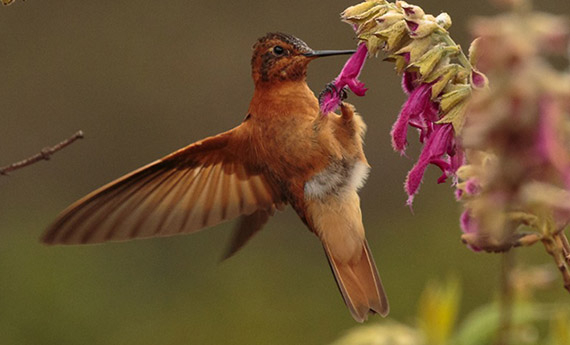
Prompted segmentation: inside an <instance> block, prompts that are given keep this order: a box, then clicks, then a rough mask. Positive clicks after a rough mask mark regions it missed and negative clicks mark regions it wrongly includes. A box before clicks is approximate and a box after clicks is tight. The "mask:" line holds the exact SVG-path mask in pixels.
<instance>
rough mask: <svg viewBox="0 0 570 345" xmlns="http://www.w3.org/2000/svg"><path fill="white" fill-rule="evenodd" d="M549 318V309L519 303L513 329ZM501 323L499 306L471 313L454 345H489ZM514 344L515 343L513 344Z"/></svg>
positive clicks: (453, 342)
mask: <svg viewBox="0 0 570 345" xmlns="http://www.w3.org/2000/svg"><path fill="white" fill-rule="evenodd" d="M547 317H548V308H546V307H545V306H544V305H540V304H535V303H523V302H519V303H516V304H515V305H514V306H513V314H512V324H513V327H520V326H522V325H526V324H529V323H531V322H533V321H538V320H543V319H546V318H547ZM500 327H501V323H500V310H499V306H498V304H489V305H486V306H483V307H480V308H479V309H477V310H475V311H473V312H471V313H470V314H469V315H468V316H467V318H465V320H464V321H463V323H462V324H461V325H460V327H459V329H458V331H457V333H456V334H455V337H454V339H453V341H452V344H454V345H487V344H492V342H493V340H494V339H495V337H496V335H497V332H498V330H499V328H500ZM513 344H514V343H513Z"/></svg>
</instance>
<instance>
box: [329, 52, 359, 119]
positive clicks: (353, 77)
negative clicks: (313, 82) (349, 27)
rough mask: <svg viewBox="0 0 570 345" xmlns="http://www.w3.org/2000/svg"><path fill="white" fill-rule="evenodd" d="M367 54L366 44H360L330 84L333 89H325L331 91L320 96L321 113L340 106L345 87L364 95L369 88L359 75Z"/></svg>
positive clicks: (356, 93)
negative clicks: (359, 78)
mask: <svg viewBox="0 0 570 345" xmlns="http://www.w3.org/2000/svg"><path fill="white" fill-rule="evenodd" d="M367 54H368V48H366V44H360V45H359V46H358V49H357V50H356V52H355V53H354V54H353V55H352V56H351V57H350V58H349V59H348V61H346V63H345V64H344V67H343V68H342V70H341V71H340V74H339V75H338V77H336V79H335V80H334V81H333V82H332V83H331V84H330V86H329V88H332V90H325V91H329V92H323V93H322V95H321V97H319V103H320V108H321V114H328V113H330V112H332V111H335V110H336V109H337V108H338V106H339V104H340V102H341V97H342V92H341V91H342V90H343V89H344V88H345V87H348V88H349V89H350V91H352V92H354V94H355V95H357V96H364V94H365V93H366V90H367V89H366V88H365V87H364V83H363V82H361V81H360V80H358V77H359V76H360V72H361V71H362V68H363V67H364V62H365V61H366V55H367Z"/></svg>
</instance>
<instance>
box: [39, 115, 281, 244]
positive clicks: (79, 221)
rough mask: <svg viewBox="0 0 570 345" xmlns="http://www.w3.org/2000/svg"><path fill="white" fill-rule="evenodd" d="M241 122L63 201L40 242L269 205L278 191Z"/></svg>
mask: <svg viewBox="0 0 570 345" xmlns="http://www.w3.org/2000/svg"><path fill="white" fill-rule="evenodd" d="M245 132H246V131H245V128H244V125H243V124H242V125H241V126H238V127H236V128H234V129H232V130H230V131H228V132H225V133H222V134H219V135H217V136H214V137H210V138H207V139H204V140H202V141H199V142H196V143H194V144H191V145H189V146H187V147H185V148H183V149H180V150H178V151H176V152H174V153H172V154H170V155H168V156H166V157H164V158H162V159H160V160H158V161H155V162H153V163H151V164H149V165H147V166H144V167H142V168H140V169H138V170H136V171H133V172H132V173H130V174H127V175H125V176H123V177H121V178H119V179H117V180H115V181H113V182H111V183H109V184H107V185H105V186H103V187H101V188H99V189H97V190H95V191H94V192H92V193H90V194H88V195H87V196H85V197H84V198H82V199H80V200H79V201H77V202H75V203H74V204H72V205H71V206H69V207H68V208H67V209H66V210H64V211H63V212H62V214H61V215H60V216H59V217H58V219H57V220H56V221H55V222H54V223H53V224H52V225H51V226H50V227H49V228H48V230H47V231H46V233H45V234H44V236H43V238H42V240H43V242H45V243H48V244H86V243H100V242H106V241H124V240H130V239H135V238H146V237H157V236H171V235H176V234H183V233H191V232H195V231H197V230H200V229H202V228H204V227H208V226H212V225H215V224H218V223H220V222H222V221H225V220H229V219H232V218H234V217H237V216H239V215H249V214H252V213H254V212H255V211H257V210H271V209H273V208H274V207H275V205H279V204H281V203H282V202H283V201H282V197H281V195H280V193H279V191H278V190H277V188H275V187H274V186H273V185H272V184H271V182H270V181H269V180H268V179H267V177H266V176H265V175H264V174H263V172H262V171H261V170H260V169H259V168H256V167H255V166H254V165H253V164H252V163H251V159H248V158H247V157H250V156H251V152H252V150H251V142H250V140H249V139H248V135H247V134H246V133H245Z"/></svg>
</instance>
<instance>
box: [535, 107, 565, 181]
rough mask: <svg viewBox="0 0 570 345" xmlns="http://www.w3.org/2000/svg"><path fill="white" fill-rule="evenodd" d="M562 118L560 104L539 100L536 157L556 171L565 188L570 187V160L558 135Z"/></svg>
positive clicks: (562, 113)
mask: <svg viewBox="0 0 570 345" xmlns="http://www.w3.org/2000/svg"><path fill="white" fill-rule="evenodd" d="M563 116H564V111H563V110H562V109H561V107H560V104H558V103H557V102H556V101H554V100H553V99H552V98H551V97H542V99H541V100H540V117H539V122H538V135H537V143H536V151H537V154H538V157H540V158H541V159H542V160H544V161H545V162H548V163H549V164H551V165H552V166H553V167H554V168H555V169H556V170H558V172H559V173H560V175H561V176H562V178H563V179H564V182H565V183H566V186H568V187H570V160H569V159H568V152H567V151H566V148H565V146H564V143H563V142H561V139H560V134H559V128H560V123H561V119H562V117H563Z"/></svg>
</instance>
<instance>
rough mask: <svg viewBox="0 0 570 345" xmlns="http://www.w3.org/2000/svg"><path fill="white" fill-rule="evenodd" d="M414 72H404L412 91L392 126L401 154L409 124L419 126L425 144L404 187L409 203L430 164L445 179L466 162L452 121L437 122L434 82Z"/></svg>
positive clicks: (406, 85)
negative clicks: (433, 95)
mask: <svg viewBox="0 0 570 345" xmlns="http://www.w3.org/2000/svg"><path fill="white" fill-rule="evenodd" d="M417 82H418V77H417V74H416V73H415V72H404V76H403V77H402V88H403V89H404V91H405V92H406V93H407V94H409V97H408V100H407V101H406V103H405V104H404V106H403V107H402V110H401V111H400V114H399V115H398V119H397V120H396V122H395V123H394V126H392V131H391V132H390V134H391V136H392V147H393V148H394V150H395V151H398V152H400V154H402V155H403V154H405V152H406V146H407V145H408V141H407V134H408V126H411V127H414V128H417V129H418V131H419V134H420V138H419V139H420V143H423V144H424V148H423V149H422V152H421V154H420V157H419V158H418V161H417V162H416V164H415V165H414V167H413V168H412V170H410V172H409V173H408V176H407V178H406V182H405V184H404V188H405V190H406V193H407V194H408V201H407V202H406V203H407V204H408V205H409V206H411V205H412V202H413V200H414V196H415V195H416V194H417V192H418V190H419V188H420V184H421V182H422V180H423V176H424V173H425V171H426V169H427V167H428V165H429V164H434V165H436V166H438V167H439V168H440V169H441V171H442V172H443V174H442V176H441V177H440V178H439V179H438V180H437V182H438V183H443V182H445V180H446V179H447V178H448V177H449V176H451V175H454V174H455V172H456V171H457V169H458V168H459V167H460V166H461V165H462V164H463V160H464V156H463V150H461V149H459V148H458V146H457V144H456V141H455V132H454V130H453V126H452V125H451V124H448V123H446V124H438V123H437V121H438V119H439V104H437V103H436V102H433V101H432V100H431V96H432V90H431V88H432V84H429V83H428V84H425V83H424V84H419V85H417V86H416V84H417Z"/></svg>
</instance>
